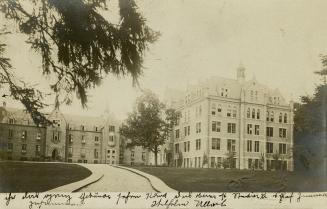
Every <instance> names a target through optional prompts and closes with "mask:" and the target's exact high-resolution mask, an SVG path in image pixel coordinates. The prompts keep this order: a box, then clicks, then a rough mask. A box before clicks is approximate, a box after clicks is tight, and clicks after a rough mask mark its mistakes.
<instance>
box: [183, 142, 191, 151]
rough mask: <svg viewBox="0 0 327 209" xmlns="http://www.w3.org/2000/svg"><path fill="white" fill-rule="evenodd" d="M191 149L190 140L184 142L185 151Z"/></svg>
mask: <svg viewBox="0 0 327 209" xmlns="http://www.w3.org/2000/svg"><path fill="white" fill-rule="evenodd" d="M189 151H190V142H189V141H188V142H184V152H189Z"/></svg>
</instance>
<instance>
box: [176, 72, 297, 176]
mask: <svg viewBox="0 0 327 209" xmlns="http://www.w3.org/2000/svg"><path fill="white" fill-rule="evenodd" d="M170 92H171V95H170V97H171V99H170V101H171V106H172V107H174V108H175V109H177V110H178V111H179V112H180V113H181V118H180V120H179V123H178V125H177V126H176V127H175V128H174V134H173V139H172V141H173V143H174V162H175V165H179V166H182V167H203V166H205V167H223V166H224V162H226V159H229V160H230V161H231V162H230V163H229V164H227V165H228V166H229V167H234V168H239V169H253V168H254V169H275V168H277V166H278V167H279V168H281V169H287V170H293V158H292V152H291V149H292V147H293V103H292V102H290V103H287V102H286V100H285V99H284V98H283V96H282V95H281V93H280V91H279V90H278V89H275V90H272V89H270V88H268V87H267V86H265V85H263V84H260V83H258V82H257V80H256V79H255V78H252V79H250V80H246V79H245V68H244V67H242V66H240V67H239V68H238V69H237V79H227V78H221V77H212V78H210V79H207V80H206V81H204V82H200V83H199V84H197V85H193V86H189V87H188V89H187V90H186V91H182V92H177V91H170ZM231 155H232V156H231ZM277 164H278V165H277Z"/></svg>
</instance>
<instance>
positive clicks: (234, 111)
mask: <svg viewBox="0 0 327 209" xmlns="http://www.w3.org/2000/svg"><path fill="white" fill-rule="evenodd" d="M236 116H237V111H236V110H235V109H234V110H233V118H236Z"/></svg>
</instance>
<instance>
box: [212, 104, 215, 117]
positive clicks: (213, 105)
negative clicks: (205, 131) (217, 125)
mask: <svg viewBox="0 0 327 209" xmlns="http://www.w3.org/2000/svg"><path fill="white" fill-rule="evenodd" d="M211 115H216V104H215V103H213V104H212V106H211Z"/></svg>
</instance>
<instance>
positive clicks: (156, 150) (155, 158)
mask: <svg viewBox="0 0 327 209" xmlns="http://www.w3.org/2000/svg"><path fill="white" fill-rule="evenodd" d="M157 160H158V147H157V146H156V147H155V148H154V164H155V166H156V167H157V165H158V162H157Z"/></svg>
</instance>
